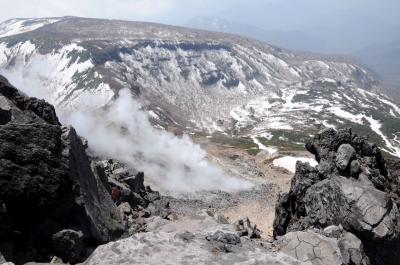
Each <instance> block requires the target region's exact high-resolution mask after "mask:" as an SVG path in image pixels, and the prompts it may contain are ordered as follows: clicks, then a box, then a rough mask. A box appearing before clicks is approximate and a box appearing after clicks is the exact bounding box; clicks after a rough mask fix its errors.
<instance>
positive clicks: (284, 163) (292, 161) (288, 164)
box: [272, 156, 318, 173]
mask: <svg viewBox="0 0 400 265" xmlns="http://www.w3.org/2000/svg"><path fill="white" fill-rule="evenodd" d="M297 161H301V162H303V163H307V162H308V163H309V164H310V165H311V166H312V167H315V166H316V165H318V162H317V161H315V160H314V159H312V158H308V157H294V156H283V157H280V158H277V159H274V161H273V162H272V163H273V165H274V166H276V167H282V168H285V169H287V170H289V171H290V172H292V173H294V172H296V163H297Z"/></svg>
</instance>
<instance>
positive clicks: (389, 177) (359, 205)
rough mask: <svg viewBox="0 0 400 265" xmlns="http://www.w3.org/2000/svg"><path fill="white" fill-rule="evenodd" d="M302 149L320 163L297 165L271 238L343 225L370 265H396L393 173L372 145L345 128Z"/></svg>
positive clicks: (398, 223) (399, 239)
mask: <svg viewBox="0 0 400 265" xmlns="http://www.w3.org/2000/svg"><path fill="white" fill-rule="evenodd" d="M306 147H307V149H308V150H309V151H310V152H312V153H313V154H314V155H315V157H316V159H317V160H318V161H319V165H318V166H317V167H316V168H312V167H310V166H309V165H307V164H303V163H301V162H299V163H298V164H297V166H296V172H295V174H294V177H293V179H292V183H291V188H290V191H289V193H288V194H284V195H283V196H281V197H280V199H279V201H278V204H277V206H276V216H275V220H274V236H275V237H277V236H283V235H285V234H286V233H288V232H296V231H305V230H307V229H309V228H318V229H324V228H326V227H329V226H331V225H342V226H343V228H344V229H345V230H346V231H348V232H351V233H352V234H353V236H354V237H356V238H358V239H359V240H360V242H361V243H362V245H363V247H364V248H365V252H366V254H367V255H368V256H369V258H370V261H371V263H372V264H382V265H383V264H397V262H398V260H400V254H399V252H398V251H396V250H398V249H400V212H399V195H400V192H399V187H400V186H399V173H398V171H396V170H391V168H390V167H388V166H387V165H386V161H385V160H384V159H383V156H382V154H381V152H380V150H379V148H377V147H376V145H372V144H369V143H368V142H367V141H366V139H365V138H363V137H359V136H357V135H354V134H353V133H352V132H351V130H349V129H346V130H340V131H337V132H336V131H335V130H333V129H328V130H324V131H322V132H321V133H320V134H318V135H316V136H315V137H314V139H312V140H311V141H309V142H308V143H307V144H306ZM391 163H392V162H391ZM393 164H395V165H397V164H396V163H393ZM349 176H351V177H352V178H349ZM349 238H350V236H349ZM357 242H358V241H357ZM349 244H350V243H349ZM352 244H355V243H354V240H353V241H352ZM357 244H358V243H357ZM350 245H351V244H350ZM350 254H351V253H350ZM350 254H349V255H350ZM354 255H356V254H354ZM355 259H356V258H355Z"/></svg>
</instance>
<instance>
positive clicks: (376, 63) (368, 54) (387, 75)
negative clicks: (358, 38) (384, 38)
mask: <svg viewBox="0 0 400 265" xmlns="http://www.w3.org/2000/svg"><path fill="white" fill-rule="evenodd" d="M356 55H357V56H358V57H359V58H360V60H362V61H363V62H365V63H366V64H367V65H368V66H369V67H371V69H373V70H374V71H376V72H377V73H378V74H379V75H380V76H381V77H382V78H383V79H384V80H386V81H388V82H390V83H391V84H392V85H394V86H397V87H398V88H400V77H399V76H400V70H399V69H400V38H399V39H396V40H392V41H390V42H389V43H383V44H376V45H369V46H368V47H365V48H364V49H361V50H359V51H358V52H357V53H356Z"/></svg>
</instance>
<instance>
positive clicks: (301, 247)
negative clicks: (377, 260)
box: [274, 230, 370, 265]
mask: <svg viewBox="0 0 400 265" xmlns="http://www.w3.org/2000/svg"><path fill="white" fill-rule="evenodd" d="M274 245H275V247H276V248H277V250H278V251H281V252H283V253H285V254H287V255H289V256H292V257H294V258H296V259H298V260H300V261H302V262H308V263H310V264H312V265H325V264H329V265H369V264H370V263H369V259H368V257H366V255H365V253H364V250H363V246H362V243H361V241H360V240H359V239H358V238H357V237H355V236H354V235H352V234H351V233H347V232H344V234H343V235H342V233H340V236H339V237H338V238H335V237H328V236H325V235H322V234H320V233H316V232H314V231H311V230H307V231H296V232H289V233H287V234H286V235H284V236H282V237H280V238H279V239H278V240H277V241H275V242H274Z"/></svg>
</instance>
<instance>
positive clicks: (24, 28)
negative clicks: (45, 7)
mask: <svg viewBox="0 0 400 265" xmlns="http://www.w3.org/2000/svg"><path fill="white" fill-rule="evenodd" d="M57 21H59V19H12V20H9V21H6V22H4V23H2V24H0V38H3V37H7V36H12V35H17V34H20V33H24V32H28V31H33V30H35V29H38V28H41V27H43V26H45V25H48V24H52V23H55V22H57ZM24 23H25V25H24Z"/></svg>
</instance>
